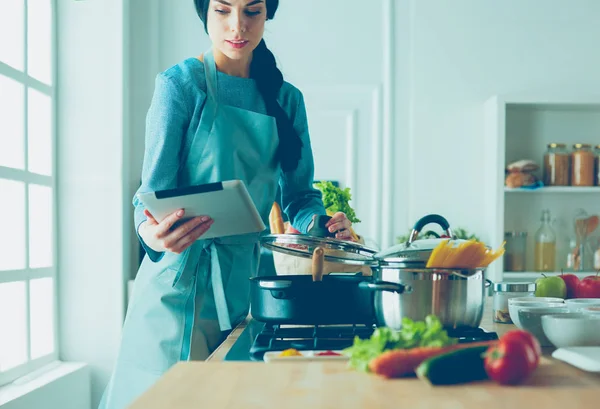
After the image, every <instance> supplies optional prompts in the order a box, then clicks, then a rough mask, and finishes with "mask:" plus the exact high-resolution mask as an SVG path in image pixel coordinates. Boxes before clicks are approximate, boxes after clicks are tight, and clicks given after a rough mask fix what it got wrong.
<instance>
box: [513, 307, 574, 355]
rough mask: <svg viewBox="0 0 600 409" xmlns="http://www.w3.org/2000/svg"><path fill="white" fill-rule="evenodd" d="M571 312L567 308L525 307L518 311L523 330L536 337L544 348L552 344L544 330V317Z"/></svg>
mask: <svg viewBox="0 0 600 409" xmlns="http://www.w3.org/2000/svg"><path fill="white" fill-rule="evenodd" d="M565 312H569V309H568V308H567V307H566V306H559V307H556V306H552V307H524V308H519V309H518V314H519V323H520V324H521V327H522V329H524V330H525V331H529V332H530V333H532V334H533V336H535V337H536V338H537V339H538V341H539V342H540V345H541V346H542V347H551V346H552V343H551V342H550V340H549V339H548V338H547V337H546V334H544V330H543V329H542V317H543V316H544V315H548V314H559V313H565Z"/></svg>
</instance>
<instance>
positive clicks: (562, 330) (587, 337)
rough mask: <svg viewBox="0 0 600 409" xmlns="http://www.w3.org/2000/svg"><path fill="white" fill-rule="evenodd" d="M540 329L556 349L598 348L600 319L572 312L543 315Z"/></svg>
mask: <svg viewBox="0 0 600 409" xmlns="http://www.w3.org/2000/svg"><path fill="white" fill-rule="evenodd" d="M542 328H543V330H544V334H546V337H548V339H549V340H550V342H552V344H553V345H554V346H555V347H557V348H564V347H580V346H600V317H596V316H593V315H588V314H581V313H574V312H569V313H565V314H550V315H544V316H543V317H542Z"/></svg>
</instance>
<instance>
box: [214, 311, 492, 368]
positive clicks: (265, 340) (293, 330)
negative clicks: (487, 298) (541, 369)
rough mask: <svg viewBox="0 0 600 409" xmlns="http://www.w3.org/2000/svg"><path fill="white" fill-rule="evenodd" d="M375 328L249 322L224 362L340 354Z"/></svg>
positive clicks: (474, 338)
mask: <svg viewBox="0 0 600 409" xmlns="http://www.w3.org/2000/svg"><path fill="white" fill-rule="evenodd" d="M374 330H375V326H366V325H315V326H286V325H272V324H265V323H261V322H259V321H256V320H251V321H250V322H249V323H248V325H247V326H246V328H245V329H244V331H242V333H241V334H240V336H239V338H238V339H237V340H236V342H235V343H234V344H233V347H232V348H231V349H230V351H229V352H228V353H227V355H226V356H225V360H226V361H262V360H263V355H264V353H265V352H268V351H283V350H285V349H288V348H295V349H297V350H299V351H301V350H340V349H344V348H347V347H349V346H351V345H352V343H353V342H354V337H355V336H358V337H360V338H362V339H365V338H369V337H370V336H371V334H372V333H373V331H374ZM448 335H449V336H450V337H453V338H458V342H459V343H469V342H478V341H488V340H495V339H498V335H497V334H496V333H495V332H486V331H484V330H483V329H481V328H473V329H456V330H452V329H450V330H448Z"/></svg>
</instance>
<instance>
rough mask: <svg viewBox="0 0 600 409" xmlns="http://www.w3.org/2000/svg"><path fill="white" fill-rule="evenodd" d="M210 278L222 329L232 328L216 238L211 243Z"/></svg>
mask: <svg viewBox="0 0 600 409" xmlns="http://www.w3.org/2000/svg"><path fill="white" fill-rule="evenodd" d="M210 280H211V284H212V288H213V293H214V297H215V307H216V309H217V318H218V319H219V326H220V327H221V331H229V330H230V329H231V320H230V319H229V307H227V298H225V288H224V286H223V274H222V273H221V264H220V263H219V254H218V253H217V246H216V245H215V242H214V240H213V241H212V242H211V244H210Z"/></svg>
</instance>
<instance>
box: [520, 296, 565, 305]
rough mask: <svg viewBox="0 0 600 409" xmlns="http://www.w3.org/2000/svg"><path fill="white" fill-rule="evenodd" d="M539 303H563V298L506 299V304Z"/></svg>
mask: <svg viewBox="0 0 600 409" xmlns="http://www.w3.org/2000/svg"><path fill="white" fill-rule="evenodd" d="M530 302H535V303H540V302H546V303H549V302H553V303H564V302H565V300H564V299H563V298H554V297H514V298H509V299H508V304H509V305H510V304H523V303H530Z"/></svg>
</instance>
